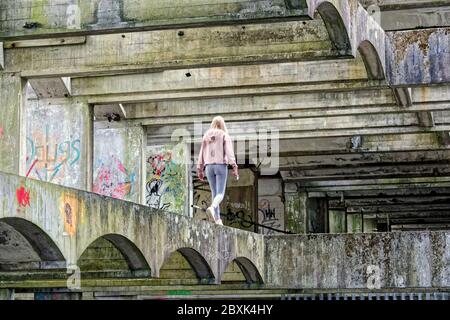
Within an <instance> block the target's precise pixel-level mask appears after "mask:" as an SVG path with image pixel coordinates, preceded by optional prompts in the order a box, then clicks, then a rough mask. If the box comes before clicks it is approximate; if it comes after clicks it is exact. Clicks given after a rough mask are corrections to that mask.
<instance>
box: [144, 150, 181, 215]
mask: <svg viewBox="0 0 450 320" xmlns="http://www.w3.org/2000/svg"><path fill="white" fill-rule="evenodd" d="M153 151H154V152H151V154H150V156H149V157H148V159H147V177H148V179H147V184H146V191H147V193H146V202H147V205H149V206H150V207H153V208H157V209H165V210H170V211H172V212H176V213H183V211H184V207H185V203H186V186H185V179H186V165H183V164H182V163H184V161H183V160H184V156H185V152H184V148H173V149H169V148H165V147H162V148H159V149H156V150H154V149H153ZM177 160H179V161H177Z"/></svg>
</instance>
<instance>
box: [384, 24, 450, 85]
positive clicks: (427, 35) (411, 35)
mask: <svg viewBox="0 0 450 320" xmlns="http://www.w3.org/2000/svg"><path fill="white" fill-rule="evenodd" d="M386 50H387V54H386V56H387V69H388V78H389V82H390V83H391V84H392V85H396V86H404V85H425V84H440V83H448V82H450V64H449V61H450V28H434V29H425V30H410V31H396V32H388V33H387V46H386Z"/></svg>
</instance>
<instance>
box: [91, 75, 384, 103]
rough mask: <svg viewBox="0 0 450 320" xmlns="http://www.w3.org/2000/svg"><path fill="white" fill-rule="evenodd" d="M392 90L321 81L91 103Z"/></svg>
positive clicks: (377, 85)
mask: <svg viewBox="0 0 450 320" xmlns="http://www.w3.org/2000/svg"><path fill="white" fill-rule="evenodd" d="M386 88H388V86H387V84H386V82H385V81H367V80H356V81H349V82H320V83H313V84H311V83H305V84H301V83H300V84H289V85H280V86H259V87H258V86H256V87H252V86H249V87H247V86H243V87H228V88H227V87H226V88H212V89H198V90H192V91H191V90H184V91H183V90H181V91H173V92H172V91H163V92H150V93H145V92H144V93H127V94H111V95H109V94H108V95H103V96H89V97H88V101H89V103H90V104H114V103H122V104H126V103H139V102H152V101H168V100H192V99H208V98H219V97H236V96H258V95H271V94H273V95H276V94H287V93H324V92H343V91H344V92H357V91H365V90H376V89H380V90H383V89H386Z"/></svg>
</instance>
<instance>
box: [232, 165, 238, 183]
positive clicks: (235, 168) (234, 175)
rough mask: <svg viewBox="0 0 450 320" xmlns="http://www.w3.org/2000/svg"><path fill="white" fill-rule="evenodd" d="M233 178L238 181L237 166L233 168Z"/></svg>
mask: <svg viewBox="0 0 450 320" xmlns="http://www.w3.org/2000/svg"><path fill="white" fill-rule="evenodd" d="M232 175H233V177H235V178H236V180H239V170H238V166H234V167H233V173H232Z"/></svg>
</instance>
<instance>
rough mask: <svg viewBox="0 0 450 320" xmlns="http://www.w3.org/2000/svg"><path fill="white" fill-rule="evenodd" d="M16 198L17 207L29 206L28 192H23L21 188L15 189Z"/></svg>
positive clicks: (23, 189)
mask: <svg viewBox="0 0 450 320" xmlns="http://www.w3.org/2000/svg"><path fill="white" fill-rule="evenodd" d="M16 197H17V202H18V203H19V207H29V206H30V191H27V190H25V188H24V187H23V186H22V187H20V188H18V189H16Z"/></svg>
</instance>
